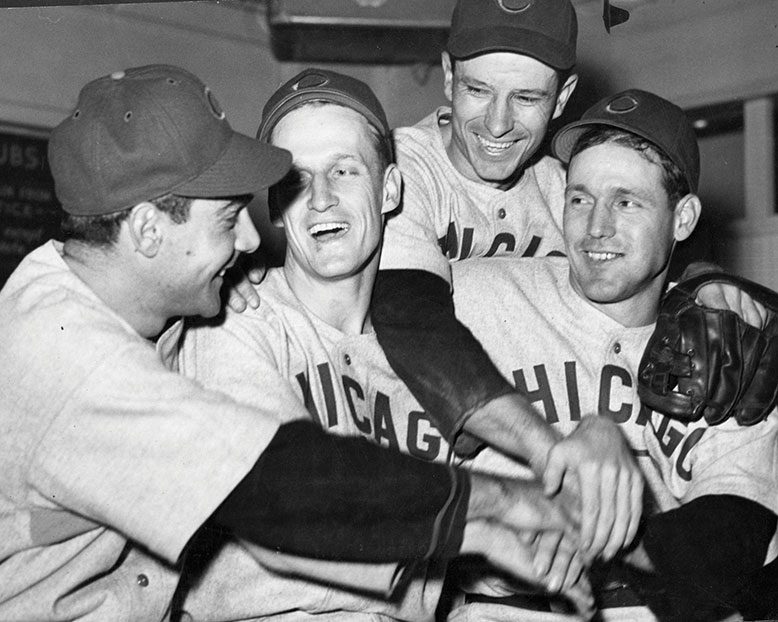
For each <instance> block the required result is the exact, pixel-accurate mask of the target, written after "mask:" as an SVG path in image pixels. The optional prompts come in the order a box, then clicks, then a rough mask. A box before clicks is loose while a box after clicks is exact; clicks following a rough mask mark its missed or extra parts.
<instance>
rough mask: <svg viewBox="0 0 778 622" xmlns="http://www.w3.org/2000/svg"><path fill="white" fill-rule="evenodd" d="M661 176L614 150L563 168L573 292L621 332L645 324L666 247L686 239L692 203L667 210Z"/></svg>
mask: <svg viewBox="0 0 778 622" xmlns="http://www.w3.org/2000/svg"><path fill="white" fill-rule="evenodd" d="M662 174H663V173H662V168H661V167H660V166H659V165H658V164H656V163H654V162H652V161H650V160H649V157H648V155H647V154H641V153H639V152H638V151H636V150H634V149H631V148H629V147H625V146H622V145H618V144H614V143H604V144H600V145H596V146H593V147H588V148H586V149H584V150H583V151H581V152H580V153H578V154H577V155H575V156H574V157H573V158H572V160H571V161H570V167H569V169H568V174H567V189H566V191H565V212H564V237H565V245H566V248H567V255H568V258H569V261H570V280H571V283H572V285H573V288H574V289H575V290H576V291H577V292H578V293H579V294H580V295H581V296H582V297H584V298H586V299H588V300H589V301H591V302H592V303H594V304H595V306H598V307H600V308H601V310H603V311H604V312H605V313H607V314H608V315H610V316H611V317H614V319H617V320H619V321H621V322H622V323H623V324H625V325H636V324H640V323H644V320H646V321H652V317H651V315H652V313H653V310H655V309H656V306H657V304H658V301H659V296H660V294H661V291H662V287H663V284H664V277H665V274H666V270H667V263H668V261H669V258H670V253H671V250H672V247H673V242H674V240H682V239H685V238H686V237H688V235H690V234H691V231H692V230H693V228H694V225H695V224H696V221H697V217H698V215H699V201H698V200H697V198H696V197H695V196H694V195H687V197H684V198H683V199H681V200H680V201H679V202H678V204H677V205H670V202H669V198H668V195H667V191H666V189H665V186H664V184H663V177H662Z"/></svg>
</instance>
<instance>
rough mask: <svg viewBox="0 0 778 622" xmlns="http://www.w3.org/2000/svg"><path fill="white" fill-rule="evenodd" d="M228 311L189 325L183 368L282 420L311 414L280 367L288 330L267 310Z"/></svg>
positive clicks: (182, 353) (181, 355) (181, 358)
mask: <svg viewBox="0 0 778 622" xmlns="http://www.w3.org/2000/svg"><path fill="white" fill-rule="evenodd" d="M228 314H229V316H228V319H227V320H225V321H224V322H222V323H220V324H218V325H212V324H210V323H198V324H193V325H189V326H187V329H186V330H185V332H184V336H183V341H182V346H181V350H180V353H179V359H178V363H179V370H180V371H181V373H183V374H185V375H186V376H189V377H191V378H194V379H195V380H197V381H198V382H199V383H201V384H202V385H203V386H205V387H207V388H210V389H213V390H219V391H223V392H224V393H226V394H227V395H229V396H230V397H232V398H233V399H235V400H236V401H238V402H240V403H241V404H246V405H249V406H254V407H256V408H259V409H263V410H267V411H270V412H273V413H275V414H276V417H277V418H278V419H279V421H281V422H287V421H292V420H295V419H301V418H310V416H309V414H308V411H307V410H306V409H305V405H304V404H303V402H302V401H301V400H300V398H299V397H298V395H297V394H296V393H295V392H294V390H293V389H292V387H291V386H290V383H289V380H288V379H287V378H286V377H285V376H284V375H283V374H282V373H281V371H280V364H279V359H280V357H282V356H283V350H284V345H285V343H286V336H285V334H284V332H283V330H281V329H277V328H276V326H275V323H274V322H273V319H272V318H268V317H266V316H265V315H254V314H252V312H251V311H245V312H244V313H243V314H237V313H236V314H232V313H230V312H228ZM260 324H261V325H260Z"/></svg>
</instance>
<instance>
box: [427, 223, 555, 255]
mask: <svg viewBox="0 0 778 622" xmlns="http://www.w3.org/2000/svg"><path fill="white" fill-rule="evenodd" d="M474 233H475V230H474V229H473V228H472V227H463V228H462V239H461V240H460V239H459V234H458V233H457V227H456V223H453V222H450V223H448V231H447V232H446V235H445V236H443V237H441V238H438V245H439V246H440V250H441V251H443V254H444V255H445V256H446V258H448V259H450V260H452V261H458V260H460V259H467V258H468V257H470V256H472V253H473V235H474ZM542 242H543V238H541V237H540V236H537V235H533V236H532V239H531V240H530V241H529V244H527V246H526V248H524V249H520V250H521V252H519V251H518V250H517V249H516V245H517V242H516V236H514V235H513V234H512V233H509V232H507V231H502V232H500V233H498V234H497V235H495V236H494V239H493V240H492V243H491V245H490V246H489V249H488V250H487V251H486V252H485V253H484V254H483V257H493V256H494V255H514V256H521V257H534V256H535V255H536V253H537V252H538V248H539V247H540V244H541V243H542ZM548 255H549V256H551V255H555V256H558V255H563V253H560V252H557V251H551V252H550V253H548Z"/></svg>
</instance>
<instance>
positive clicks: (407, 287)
mask: <svg viewBox="0 0 778 622" xmlns="http://www.w3.org/2000/svg"><path fill="white" fill-rule="evenodd" d="M372 320H373V325H374V327H375V331H376V337H377V338H378V341H379V343H380V345H381V347H382V348H383V350H384V352H385V353H386V358H387V360H388V361H389V364H390V365H391V367H392V369H393V370H394V372H395V373H396V374H397V375H398V376H399V377H400V379H401V380H402V381H403V382H405V384H406V385H407V387H408V388H409V389H410V391H411V393H413V396H414V397H415V398H416V399H417V400H418V402H419V404H421V406H422V407H423V408H424V409H425V410H426V411H427V412H428V413H429V415H430V417H431V418H432V419H433V420H434V422H435V424H436V426H437V427H438V429H439V430H440V432H441V433H442V434H443V435H444V437H445V438H446V440H447V441H448V442H449V444H450V445H452V446H453V447H454V449H455V450H456V451H457V453H459V454H460V455H463V456H467V455H470V454H472V453H473V452H474V451H475V450H476V449H477V448H478V447H479V446H480V445H481V444H482V443H481V442H480V441H479V440H478V439H476V437H474V436H472V435H470V434H468V433H466V432H464V431H463V427H464V425H465V423H466V421H467V419H468V418H469V417H470V416H471V415H472V414H473V413H474V412H476V411H477V410H478V409H479V408H480V407H482V406H483V405H484V404H486V403H488V402H490V401H491V400H493V399H495V398H497V397H500V396H502V395H505V394H507V393H510V392H512V391H513V388H512V387H511V386H510V384H508V382H507V381H506V380H505V378H503V376H502V375H501V374H500V372H499V371H498V370H497V368H496V367H495V366H494V364H493V363H492V362H491V360H490V359H489V356H488V355H487V354H486V352H485V351H484V349H483V348H482V347H481V344H480V343H479V342H478V340H477V339H476V338H475V337H474V336H473V334H472V333H471V332H470V330H469V329H467V328H466V327H465V326H464V325H463V324H462V323H461V322H460V321H459V320H458V319H457V318H456V317H455V316H454V303H453V299H452V293H451V289H450V287H449V285H448V283H446V282H445V281H444V280H443V279H441V278H439V277H436V276H435V275H433V274H430V273H429V272H425V271H421V270H379V272H378V277H377V279H376V284H375V288H374V290H373V307H372Z"/></svg>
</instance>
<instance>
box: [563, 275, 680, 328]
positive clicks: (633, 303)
mask: <svg viewBox="0 0 778 622" xmlns="http://www.w3.org/2000/svg"><path fill="white" fill-rule="evenodd" d="M665 276H666V271H664V272H662V273H661V274H659V275H657V276H655V277H654V278H653V279H652V280H651V282H650V283H649V284H648V285H647V286H646V287H644V288H643V289H641V290H640V291H639V292H636V293H635V294H633V295H631V296H630V297H629V298H626V299H625V300H619V301H616V302H597V301H595V300H592V299H590V298H588V297H587V296H586V295H585V294H584V293H583V291H582V290H581V288H580V286H579V285H578V284H577V283H576V282H575V280H574V279H573V277H572V274H571V275H570V284H571V285H572V288H573V290H574V291H575V293H576V294H578V295H579V296H580V297H581V298H583V300H584V301H585V302H587V303H589V304H590V305H591V306H593V307H594V308H595V309H597V310H599V311H601V312H602V313H604V314H605V315H607V316H608V317H609V318H611V319H612V320H614V321H615V322H618V323H619V324H621V325H622V326H624V327H626V328H637V327H639V326H648V325H649V324H653V323H654V322H656V318H657V315H658V314H659V301H660V299H661V297H662V292H663V288H664V283H665Z"/></svg>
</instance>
